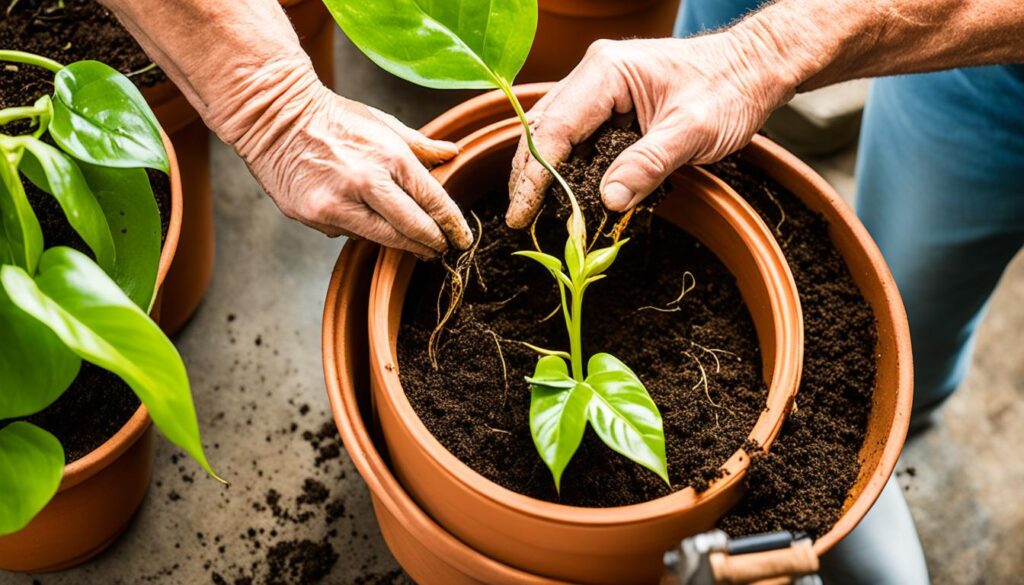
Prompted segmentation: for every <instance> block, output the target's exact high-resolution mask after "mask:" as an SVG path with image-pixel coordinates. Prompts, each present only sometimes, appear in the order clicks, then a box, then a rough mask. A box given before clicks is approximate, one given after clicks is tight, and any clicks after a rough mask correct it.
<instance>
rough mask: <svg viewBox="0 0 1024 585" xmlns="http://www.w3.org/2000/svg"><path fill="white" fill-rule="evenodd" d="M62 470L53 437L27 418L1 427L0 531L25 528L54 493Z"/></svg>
mask: <svg viewBox="0 0 1024 585" xmlns="http://www.w3.org/2000/svg"><path fill="white" fill-rule="evenodd" d="M63 474H64V449H63V447H61V445H60V441H58V440H57V438H56V437H54V436H53V435H51V434H50V433H48V432H46V431H44V430H43V429H41V428H39V427H37V426H35V425H33V424H30V423H27V422H14V423H11V424H9V425H7V426H6V427H4V428H2V429H0V494H3V497H0V535H3V534H10V533H12V532H17V531H19V530H21V529H22V528H24V527H25V525H27V524H28V523H29V522H30V521H31V520H32V518H34V517H35V515H36V514H38V513H39V511H40V510H42V509H43V507H44V506H46V503H47V502H49V501H50V499H51V498H53V496H54V494H56V493H57V489H58V488H59V487H60V479H61V476H62V475H63Z"/></svg>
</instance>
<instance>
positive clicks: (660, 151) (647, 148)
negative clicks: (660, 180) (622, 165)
mask: <svg viewBox="0 0 1024 585" xmlns="http://www.w3.org/2000/svg"><path fill="white" fill-rule="evenodd" d="M633 153H634V155H635V156H636V158H637V159H638V161H637V164H638V166H639V167H640V168H641V169H642V170H643V171H644V172H645V173H647V174H648V175H651V176H660V175H663V174H664V173H665V172H666V171H668V169H669V165H671V164H672V156H671V154H670V153H669V152H668V150H666V149H665V147H664V146H662V145H661V144H658V143H653V142H650V143H646V144H642V145H640V146H638V147H637V148H636V149H634V151H633Z"/></svg>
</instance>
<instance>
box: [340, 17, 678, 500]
mask: <svg viewBox="0 0 1024 585" xmlns="http://www.w3.org/2000/svg"><path fill="white" fill-rule="evenodd" d="M324 1H325V3H326V4H327V7H328V9H329V10H330V11H331V13H332V14H333V15H334V18H335V20H337V22H338V24H339V25H340V26H341V29H342V30H343V31H344V32H345V34H346V35H348V37H349V38H350V39H351V40H352V42H353V43H355V45H356V46H357V47H359V49H360V50H361V51H362V52H363V53H365V54H366V55H367V56H368V57H369V58H370V59H371V60H373V61H374V62H375V63H377V64H378V65H380V66H381V67H382V68H384V69H385V70H387V71H389V72H391V73H393V74H394V75H397V76H398V77H401V78H403V79H406V80H408V81H411V82H413V83H417V84H419V85H423V86H426V87H431V88H437V89H491V88H497V89H500V90H501V91H502V92H504V94H505V95H506V96H507V97H508V100H509V103H510V104H511V105H512V108H513V110H514V111H515V113H516V115H517V116H518V118H519V121H520V122H521V123H522V127H523V132H524V134H525V136H526V141H527V145H528V146H529V150H530V153H531V154H532V156H533V157H534V158H535V159H536V160H537V161H538V162H539V163H540V164H541V165H542V166H543V167H544V168H545V169H546V170H547V171H548V172H549V173H551V175H552V176H553V177H554V179H555V180H556V181H558V184H559V185H560V186H561V187H562V189H563V190H564V191H565V193H566V194H567V195H568V197H569V202H570V204H571V205H572V214H571V216H570V217H569V220H568V222H567V226H566V227H567V231H568V238H567V239H566V242H565V250H564V252H563V256H562V258H558V257H556V256H554V255H551V254H548V253H545V252H543V251H542V250H540V248H539V246H537V249H536V250H524V251H521V252H516V254H518V255H520V256H524V257H526V258H530V259H532V260H535V261H536V262H538V263H539V264H540V265H541V266H543V267H544V268H545V269H547V270H548V271H549V272H550V273H551V275H552V277H553V278H554V280H555V282H556V283H557V286H558V290H559V293H560V295H561V308H562V315H563V317H564V319H565V325H566V329H567V331H568V334H569V351H568V352H565V351H554V350H547V349H542V348H534V349H536V350H537V351H538V352H539V353H540V354H542V357H541V358H540V359H539V361H538V362H537V366H536V370H535V372H534V375H533V376H532V377H529V378H527V381H528V382H529V383H530V386H531V388H532V396H531V402H530V430H531V433H532V435H533V441H534V444H535V445H536V447H537V452H538V453H539V454H540V456H541V458H542V459H543V460H544V462H545V463H546V464H547V466H548V468H549V469H550V470H551V474H552V476H553V478H554V481H555V487H556V489H559V490H560V489H561V487H560V486H561V479H562V473H563V472H564V471H565V468H566V466H567V465H568V464H569V461H570V460H571V459H572V456H573V454H574V453H575V452H576V450H577V448H578V447H579V445H580V442H581V441H582V439H583V434H584V432H585V430H586V427H587V425H588V423H589V424H590V426H591V427H592V428H593V429H594V431H595V432H596V433H597V435H598V436H599V437H600V438H601V439H602V440H603V441H604V442H605V444H607V445H608V446H609V447H611V448H612V449H613V450H615V451H617V452H618V453H620V454H622V455H624V456H626V457H628V458H629V459H631V460H633V461H635V462H637V463H639V464H640V465H642V466H644V467H646V468H648V469H650V470H651V471H653V472H655V473H656V474H658V476H660V477H661V478H662V479H664V480H665V481H666V482H668V470H667V465H666V461H665V434H664V430H663V425H662V419H661V414H660V413H659V411H658V407H657V406H656V405H655V404H654V401H653V400H652V399H651V397H650V395H649V394H648V393H647V390H646V389H645V388H644V385H643V383H642V382H641V381H640V379H639V378H638V377H637V375H636V374H635V373H634V372H633V371H632V370H630V369H629V367H627V366H626V365H625V364H624V363H622V362H621V361H620V360H618V359H617V358H615V357H614V356H612V355H609V354H607V353H598V354H595V355H593V356H591V357H590V359H589V360H587V364H586V368H585V369H584V364H583V361H584V356H583V347H582V325H583V322H582V319H583V295H584V293H585V292H586V291H587V289H588V288H589V287H590V286H591V285H592V284H594V283H595V282H597V281H598V280H600V279H602V278H604V277H605V272H606V271H607V270H608V268H609V267H611V265H612V263H613V262H614V261H615V258H616V256H617V254H618V252H619V249H620V248H621V247H622V246H623V245H624V244H625V243H626V240H624V239H623V240H620V239H618V237H615V238H614V239H613V243H612V245H611V246H608V247H605V248H600V249H596V250H594V249H591V246H588V239H587V228H586V223H585V221H584V218H583V214H582V212H581V211H580V206H579V203H578V202H577V200H576V197H575V195H574V194H573V191H572V189H571V188H570V187H569V185H568V184H567V183H566V181H565V180H564V179H563V178H562V176H561V175H559V173H558V172H557V170H556V169H554V168H553V167H552V165H550V164H548V162H547V161H546V160H545V159H544V158H543V156H541V154H540V153H539V152H538V151H537V149H536V147H535V146H534V143H533V136H532V134H531V132H530V126H529V123H528V122H527V119H526V114H525V112H524V111H523V108H522V105H521V104H520V103H519V100H518V99H517V98H516V95H515V93H514V92H513V91H512V82H513V80H514V79H515V76H516V75H517V74H518V73H519V70H520V69H521V68H522V66H523V63H524V62H525V60H526V56H527V54H528V53H529V52H530V46H531V45H532V44H533V37H534V33H535V32H536V28H537V0H362V1H360V2H349V1H347V0H324ZM616 233H618V231H616ZM535 245H536V242H535Z"/></svg>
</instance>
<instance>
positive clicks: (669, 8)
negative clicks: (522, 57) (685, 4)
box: [517, 0, 679, 82]
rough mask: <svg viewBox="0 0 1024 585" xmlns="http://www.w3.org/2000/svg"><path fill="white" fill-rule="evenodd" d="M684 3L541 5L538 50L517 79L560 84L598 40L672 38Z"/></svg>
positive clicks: (589, 0)
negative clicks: (677, 17)
mask: <svg viewBox="0 0 1024 585" xmlns="http://www.w3.org/2000/svg"><path fill="white" fill-rule="evenodd" d="M678 12H679V0H632V1H623V0H540V1H539V2H538V12H537V34H536V36H535V37H534V41H533V48H532V49H531V50H530V55H529V57H527V59H526V64H525V65H524V66H523V70H522V72H521V73H520V74H519V76H518V77H517V79H518V80H519V81H523V82H530V81H557V80H559V79H562V78H563V77H565V76H566V75H567V74H568V73H569V72H570V71H572V68H573V67H575V66H576V64H577V63H579V62H580V59H582V58H583V55H584V54H585V53H586V52H587V47H589V46H590V43H592V42H594V41H596V40H597V39H630V38H656V37H669V36H672V29H673V28H674V27H675V22H676V14H677V13H678Z"/></svg>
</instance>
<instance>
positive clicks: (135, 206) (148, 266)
mask: <svg viewBox="0 0 1024 585" xmlns="http://www.w3.org/2000/svg"><path fill="white" fill-rule="evenodd" d="M79 166H80V167H81V168H82V174H83V175H85V180H86V182H88V183H89V186H90V187H91V188H92V192H93V193H94V194H95V195H96V199H97V201H99V203H100V207H102V208H103V213H104V214H106V216H107V223H108V224H109V225H110V232H111V234H113V236H114V248H115V249H116V250H117V261H116V263H115V264H114V272H113V273H112V276H113V278H114V282H116V283H117V285H118V286H120V287H121V290H123V291H124V292H125V294H127V295H128V298H130V299H131V300H132V301H133V302H134V303H135V304H136V305H138V306H139V307H140V308H142V309H143V310H144V311H146V312H147V313H148V312H149V310H150V308H151V307H152V304H153V299H154V297H155V289H156V275H157V272H158V270H159V268H160V245H161V238H162V236H161V233H160V209H159V208H157V206H156V199H155V198H154V197H153V188H152V186H150V184H149V175H147V174H146V171H145V170H143V169H111V168H106V167H101V166H97V165H91V164H88V163H81V164H80V165H79Z"/></svg>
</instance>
